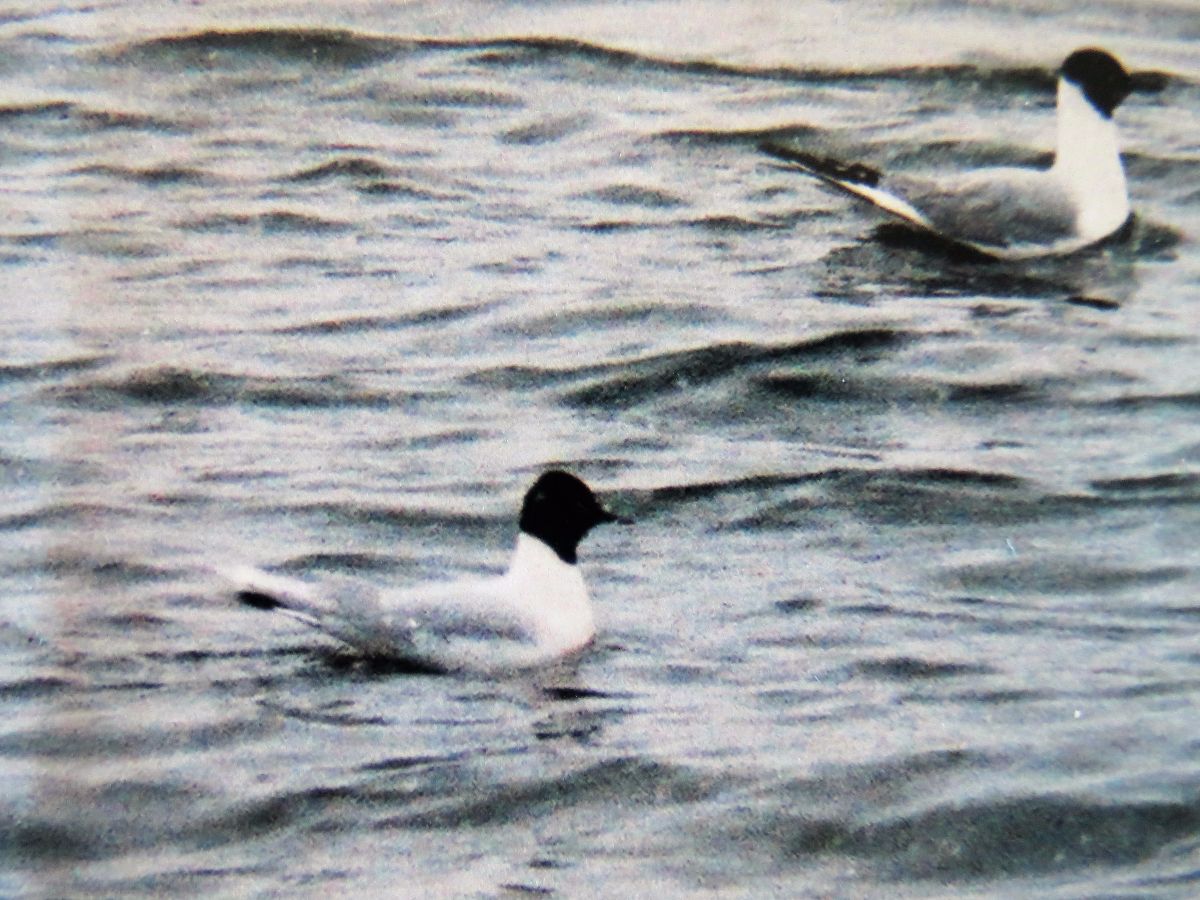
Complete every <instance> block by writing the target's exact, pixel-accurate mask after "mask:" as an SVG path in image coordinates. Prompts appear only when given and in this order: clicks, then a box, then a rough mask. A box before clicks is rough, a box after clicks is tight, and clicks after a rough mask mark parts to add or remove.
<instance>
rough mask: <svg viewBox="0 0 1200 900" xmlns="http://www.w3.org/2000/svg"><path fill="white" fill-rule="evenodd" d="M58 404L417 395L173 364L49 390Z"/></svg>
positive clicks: (321, 404)
mask: <svg viewBox="0 0 1200 900" xmlns="http://www.w3.org/2000/svg"><path fill="white" fill-rule="evenodd" d="M49 390H50V392H51V394H52V396H53V397H54V398H55V399H57V400H58V402H60V403H62V404H64V405H67V406H74V407H83V408H90V409H112V408H117V407H121V406H124V405H126V404H128V403H130V402H134V403H145V404H164V405H179V404H182V405H195V406H212V405H225V404H235V403H246V404H253V405H261V406H275V407H283V408H310V409H311V408H326V407H330V408H341V407H347V408H352V407H368V408H387V407H390V406H393V405H398V404H403V403H405V402H407V401H409V400H411V399H413V395H409V394H396V393H389V392H385V391H375V390H369V389H365V388H361V387H358V386H356V385H354V384H353V383H352V382H350V381H348V380H347V379H345V378H343V377H342V376H339V375H328V376H323V377H312V378H260V377H254V376H247V375H232V374H228V373H222V372H205V371H199V370H194V369H182V368H178V367H175V366H159V367H155V368H151V369H139V370H136V371H134V372H131V373H129V374H127V375H123V376H120V377H117V378H108V379H95V380H92V381H88V382H83V383H76V384H73V385H67V386H62V387H55V388H50V389H49Z"/></svg>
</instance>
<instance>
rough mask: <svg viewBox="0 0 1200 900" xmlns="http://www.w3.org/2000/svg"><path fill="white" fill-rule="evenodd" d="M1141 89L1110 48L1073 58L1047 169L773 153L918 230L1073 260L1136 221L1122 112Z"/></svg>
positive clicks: (986, 248) (1063, 81) (991, 250)
mask: <svg viewBox="0 0 1200 900" xmlns="http://www.w3.org/2000/svg"><path fill="white" fill-rule="evenodd" d="M1131 83H1132V80H1131V78H1130V76H1129V73H1128V72H1126V71H1125V69H1124V68H1123V67H1122V66H1121V64H1120V63H1119V62H1118V61H1117V60H1116V59H1115V58H1114V57H1112V56H1111V55H1110V54H1108V53H1107V52H1105V51H1103V50H1096V49H1084V50H1077V51H1075V52H1074V53H1072V54H1071V55H1070V56H1069V57H1067V59H1066V60H1065V61H1064V63H1063V66H1062V69H1061V70H1060V73H1059V78H1058V88H1057V99H1056V105H1057V130H1058V134H1057V144H1056V149H1055V155H1054V162H1053V164H1052V165H1051V166H1050V167H1049V168H1044V169H1035V168H1020V167H1014V166H1009V167H993V168H985V169H977V170H974V171H970V172H964V173H958V174H951V175H944V176H936V177H935V176H919V175H908V174H900V175H893V176H887V175H884V174H883V173H881V172H879V171H877V170H875V169H871V168H869V167H867V166H862V165H854V166H846V165H843V164H840V163H837V162H835V161H833V160H829V159H825V158H821V157H817V156H814V155H812V154H808V153H804V152H801V151H798V150H795V149H792V148H789V147H786V146H784V145H780V144H777V143H766V144H764V145H763V150H764V151H766V152H768V153H770V154H772V155H774V156H776V157H778V158H780V159H783V160H785V161H786V162H788V163H789V164H790V167H792V168H795V169H797V170H799V171H802V172H805V173H807V174H809V175H813V176H815V177H817V178H819V179H821V180H822V181H824V182H825V183H827V184H830V185H832V186H833V187H835V188H837V189H839V190H841V191H844V192H846V193H848V194H851V195H853V196H856V197H859V198H861V199H863V200H866V201H868V202H869V203H872V204H874V205H875V206H877V207H878V208H880V209H881V210H883V211H885V212H887V213H889V214H890V215H892V216H895V217H896V218H898V219H901V220H903V221H905V222H907V223H908V224H910V225H913V226H915V227H917V228H919V229H922V230H925V231H928V232H931V233H933V234H935V235H937V236H938V237H940V238H944V239H946V240H949V241H952V242H954V243H957V244H961V245H964V246H967V247H970V248H972V249H974V250H977V251H979V252H981V253H984V254H987V255H989V256H994V257H999V258H1004V259H1025V258H1031V257H1038V256H1050V255H1057V254H1064V253H1072V252H1074V251H1076V250H1079V249H1082V248H1083V247H1087V246H1090V245H1092V244H1095V243H1097V242H1099V241H1102V240H1104V239H1105V238H1107V237H1109V236H1110V235H1112V234H1114V233H1115V232H1117V231H1118V230H1120V228H1121V227H1122V226H1123V225H1124V224H1125V223H1126V221H1127V220H1128V219H1129V217H1130V206H1129V195H1128V191H1127V188H1126V183H1125V168H1124V166H1123V164H1122V162H1121V152H1120V146H1119V142H1118V135H1117V128H1116V124H1115V123H1114V122H1113V118H1112V115H1113V111H1114V110H1115V109H1116V107H1117V106H1119V105H1120V103H1121V102H1122V101H1123V100H1124V99H1125V97H1126V96H1128V94H1129V91H1130V88H1131Z"/></svg>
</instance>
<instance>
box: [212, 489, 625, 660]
mask: <svg viewBox="0 0 1200 900" xmlns="http://www.w3.org/2000/svg"><path fill="white" fill-rule="evenodd" d="M616 521H622V520H620V519H619V518H618V517H617V516H615V515H613V514H612V513H610V512H609V511H607V510H606V509H604V507H603V506H601V504H600V501H599V500H597V499H596V496H595V494H593V493H592V491H591V489H590V488H589V487H588V486H587V485H586V484H584V483H583V482H582V481H581V480H580V479H578V478H576V477H575V476H574V475H571V474H569V473H567V472H562V471H548V472H545V473H544V474H542V475H541V476H540V477H539V478H538V479H537V481H535V482H534V484H533V486H532V487H531V488H530V489H529V491H528V492H527V493H526V494H525V500H524V503H523V505H522V507H521V517H520V534H519V535H518V536H517V546H516V550H515V551H514V553H513V555H512V558H511V560H510V561H509V564H508V569H507V571H505V572H504V573H503V574H502V575H498V576H495V577H492V578H475V579H463V580H458V581H446V582H433V583H427V584H418V585H413V586H409V587H405V588H402V589H397V590H378V589H374V588H371V587H368V586H366V585H363V584H361V583H359V582H356V581H351V580H338V581H330V582H328V583H326V584H323V585H316V584H312V583H309V582H306V581H299V580H297V579H294V578H287V577H284V576H280V575H275V574H271V573H268V572H264V571H262V570H259V569H254V568H249V567H243V568H240V569H235V570H232V571H229V572H227V573H225V574H226V577H227V578H228V579H229V580H230V581H231V582H232V585H233V587H234V591H235V593H236V596H237V598H238V599H239V600H241V601H242V602H243V603H245V604H247V605H248V606H252V607H255V608H256V609H263V610H274V611H277V612H280V613H283V614H284V615H286V616H289V617H291V618H293V619H295V620H297V621H299V622H303V623H304V624H305V625H308V626H311V627H313V628H316V629H318V630H320V631H323V632H325V633H326V634H329V635H332V636H333V637H335V638H337V639H339V640H341V641H343V642H345V643H346V644H348V645H350V647H352V648H354V649H355V650H357V651H358V652H360V653H362V654H364V655H366V656H369V657H372V658H383V659H390V660H394V661H397V662H400V663H404V664H406V665H410V666H413V667H415V668H420V669H428V670H433V671H447V672H450V671H474V672H486V671H496V670H509V669H520V668H527V667H530V666H537V665H540V664H543V663H548V662H551V661H553V660H556V659H559V658H560V657H563V656H566V655H568V654H571V653H574V652H576V651H578V650H580V649H582V648H583V647H585V646H586V645H587V644H588V643H589V642H591V640H592V638H593V637H594V636H595V633H596V628H595V620H594V617H593V614H592V605H591V601H590V599H589V597H588V592H587V588H586V587H585V586H584V583H583V576H582V575H581V574H580V571H579V566H578V565H577V559H576V549H577V548H578V546H579V542H580V541H581V540H582V539H583V537H584V535H586V534H587V533H588V532H589V531H590V530H591V529H592V528H594V527H595V526H596V525H600V524H602V523H605V522H616Z"/></svg>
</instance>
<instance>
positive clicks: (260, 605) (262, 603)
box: [237, 591, 283, 610]
mask: <svg viewBox="0 0 1200 900" xmlns="http://www.w3.org/2000/svg"><path fill="white" fill-rule="evenodd" d="M237 598H238V600H240V601H241V602H242V603H245V604H246V605H247V606H252V607H254V608H255V609H265V610H271V609H279V607H281V606H282V605H283V604H282V603H280V602H279V601H278V600H276V599H275V598H274V597H272V596H271V595H270V594H264V593H262V592H261V591H238V592H237Z"/></svg>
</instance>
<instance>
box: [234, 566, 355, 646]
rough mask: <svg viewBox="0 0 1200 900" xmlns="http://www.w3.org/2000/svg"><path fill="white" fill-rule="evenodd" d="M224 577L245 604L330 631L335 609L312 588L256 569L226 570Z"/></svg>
mask: <svg viewBox="0 0 1200 900" xmlns="http://www.w3.org/2000/svg"><path fill="white" fill-rule="evenodd" d="M221 575H222V576H223V577H224V579H225V581H226V582H227V583H228V584H229V586H230V587H231V588H232V589H233V594H234V597H236V598H237V600H238V601H240V602H241V603H244V604H246V605H247V606H249V607H252V608H254V609H261V610H266V611H278V612H281V613H283V614H284V615H286V616H288V617H289V618H292V619H295V620H296V621H298V622H303V623H304V624H305V625H309V626H311V627H313V628H318V629H321V630H327V629H326V622H325V620H326V618H327V617H328V615H329V614H330V612H331V611H332V610H331V609H330V608H329V606H328V604H327V603H325V602H322V600H321V599H320V597H318V596H317V593H316V591H315V590H314V589H313V586H312V585H310V584H307V583H306V582H303V581H299V580H297V579H295V578H287V577H285V576H283V575H274V574H272V573H270V572H264V571H263V570H262V569H256V568H254V567H253V566H238V567H237V568H233V569H226V570H224V571H222V572H221Z"/></svg>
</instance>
